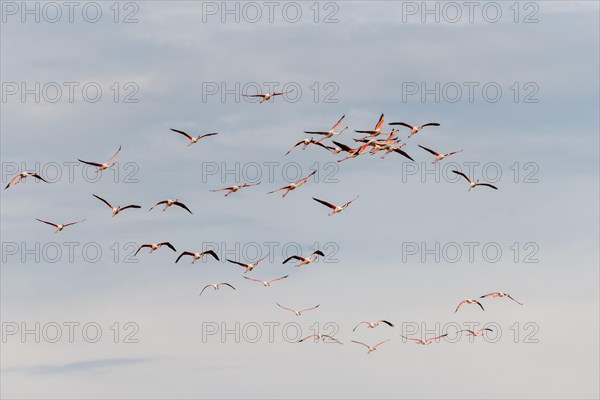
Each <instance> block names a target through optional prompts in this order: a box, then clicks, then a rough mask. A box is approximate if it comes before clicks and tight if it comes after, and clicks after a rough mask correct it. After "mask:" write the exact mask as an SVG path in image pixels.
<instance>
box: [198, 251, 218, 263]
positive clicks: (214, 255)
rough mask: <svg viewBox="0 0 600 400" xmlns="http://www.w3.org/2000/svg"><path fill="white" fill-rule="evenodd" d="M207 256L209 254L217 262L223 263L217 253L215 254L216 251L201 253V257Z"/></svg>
mask: <svg viewBox="0 0 600 400" xmlns="http://www.w3.org/2000/svg"><path fill="white" fill-rule="evenodd" d="M205 254H208V255H211V256H213V258H215V259H216V260H217V261H221V260H219V256H218V255H217V253H215V251H214V250H206V251H203V252H202V253H201V256H203V255H205Z"/></svg>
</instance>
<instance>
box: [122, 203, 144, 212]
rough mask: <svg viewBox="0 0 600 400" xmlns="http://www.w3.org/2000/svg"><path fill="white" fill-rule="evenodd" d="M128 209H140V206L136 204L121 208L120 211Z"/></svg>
mask: <svg viewBox="0 0 600 400" xmlns="http://www.w3.org/2000/svg"><path fill="white" fill-rule="evenodd" d="M128 208H142V206H138V205H137V204H129V205H127V206H125V207H121V211H123V210H127V209H128Z"/></svg>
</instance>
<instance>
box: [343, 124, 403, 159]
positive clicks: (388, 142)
mask: <svg viewBox="0 0 600 400" xmlns="http://www.w3.org/2000/svg"><path fill="white" fill-rule="evenodd" d="M395 133H396V130H395V129H393V130H392V132H390V136H388V138H387V139H385V140H381V139H369V138H368V137H364V138H360V139H354V141H355V142H361V143H369V145H370V146H371V150H369V153H371V154H375V153H377V152H378V151H380V150H385V149H386V148H387V147H389V146H392V145H395V144H398V143H399V142H400V141H399V140H398V138H397V137H394V134H395ZM402 146H406V143H401V144H399V146H398V147H402Z"/></svg>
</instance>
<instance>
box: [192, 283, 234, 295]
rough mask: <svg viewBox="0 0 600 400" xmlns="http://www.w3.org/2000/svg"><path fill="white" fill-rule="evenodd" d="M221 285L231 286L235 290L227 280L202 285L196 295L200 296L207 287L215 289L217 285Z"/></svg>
mask: <svg viewBox="0 0 600 400" xmlns="http://www.w3.org/2000/svg"><path fill="white" fill-rule="evenodd" d="M221 285H225V286H229V287H230V288H232V289H233V290H235V288H234V287H233V286H231V285H230V284H229V283H227V282H221V283H211V284H210V285H206V286H204V288H202V290H201V291H200V294H199V295H198V296H202V293H203V292H204V290H206V289H207V288H209V287H211V288H213V289H215V290H219V287H220V286H221Z"/></svg>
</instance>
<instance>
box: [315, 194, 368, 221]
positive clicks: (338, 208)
mask: <svg viewBox="0 0 600 400" xmlns="http://www.w3.org/2000/svg"><path fill="white" fill-rule="evenodd" d="M358 197H359V196H356V197H355V198H353V199H352V200H350V201H347V202H345V203H344V204H342V205H341V206H336V205H335V204H331V203H328V202H326V201H325V200H319V199H317V198H315V197H313V200H314V201H318V202H319V203H321V204H323V205H324V206H327V207H329V208H331V212H330V213H329V214H327V216H329V217H331V216H332V215H334V214H337V213H340V212H342V211H344V210H345V209H346V208H347V207H348V206H349V205H350V203H352V202H353V201H354V200H356V199H358Z"/></svg>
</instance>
